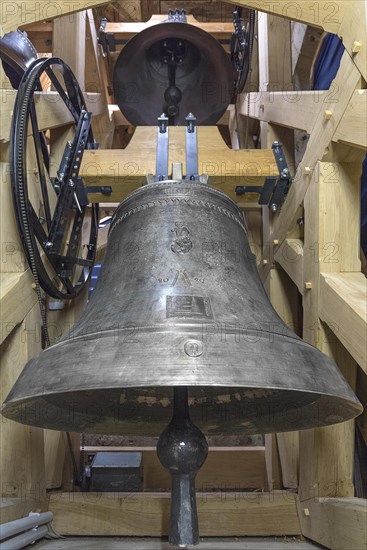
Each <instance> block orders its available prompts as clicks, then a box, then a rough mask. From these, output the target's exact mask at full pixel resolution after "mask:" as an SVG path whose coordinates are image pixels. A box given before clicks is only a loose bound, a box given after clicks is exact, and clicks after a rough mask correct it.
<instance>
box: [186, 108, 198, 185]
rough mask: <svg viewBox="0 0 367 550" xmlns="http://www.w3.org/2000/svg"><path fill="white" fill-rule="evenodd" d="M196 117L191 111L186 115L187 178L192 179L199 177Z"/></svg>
mask: <svg viewBox="0 0 367 550" xmlns="http://www.w3.org/2000/svg"><path fill="white" fill-rule="evenodd" d="M195 122H196V117H195V116H194V115H193V114H192V113H189V114H188V115H187V117H186V123H187V126H186V179H189V180H191V181H194V180H196V179H197V178H198V177H199V167H198V142H197V134H196V125H195Z"/></svg>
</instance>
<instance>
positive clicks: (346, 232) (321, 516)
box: [0, 0, 367, 550]
mask: <svg viewBox="0 0 367 550" xmlns="http://www.w3.org/2000/svg"><path fill="white" fill-rule="evenodd" d="M103 3H105V2H101V1H97V0H95V1H93V0H75V2H73V3H70V2H67V1H60V2H58V7H57V13H56V12H55V13H49V12H47V13H45V12H44V10H45V9H46V4H47V2H46V1H45V0H37V2H36V1H34V0H28V1H27V9H26V10H24V9H23V10H22V6H23V5H24V2H21V1H20V0H11V2H10V1H4V2H3V13H4V17H3V31H4V32H6V31H9V30H13V29H14V28H16V27H17V26H18V25H19V23H22V24H26V23H30V22H38V21H42V19H44V18H45V17H47V18H54V17H60V16H61V15H65V14H70V12H71V11H73V12H79V11H80V10H83V9H85V8H90V7H92V6H93V5H101V4H103ZM232 3H236V4H242V5H244V6H246V7H249V8H257V9H259V10H262V13H261V18H260V19H261V22H260V24H259V43H258V46H259V52H258V53H259V56H258V57H259V62H260V67H259V68H260V71H259V80H260V93H259V94H257V93H255V92H251V93H250V95H249V97H247V96H246V95H244V96H242V97H241V98H240V101H239V104H238V113H239V116H240V117H241V116H242V115H247V114H248V113H247V104H248V99H249V100H250V113H249V114H250V116H251V117H252V118H253V119H254V120H258V121H259V123H260V126H261V139H262V145H263V148H265V149H268V148H269V147H270V146H271V143H272V141H274V140H275V139H280V140H281V141H283V143H284V146H285V148H286V152H287V154H288V155H289V160H290V164H292V163H291V161H292V152H293V146H294V143H293V130H294V129H297V130H302V131H305V132H307V133H308V134H310V139H309V140H308V143H307V146H306V150H305V153H304V156H303V159H302V161H301V162H300V164H299V165H298V167H297V171H296V174H295V178H294V183H293V186H292V188H291V191H290V193H289V196H288V198H287V201H286V203H285V204H284V206H283V208H282V210H281V212H280V213H279V214H277V215H275V216H273V215H271V214H269V212H268V210H267V209H263V211H262V212H261V209H259V208H256V207H255V206H254V205H253V204H252V205H249V204H247V205H244V209H245V212H246V216H247V218H248V222H249V227H250V231H251V235H252V240H253V242H254V244H256V246H257V247H259V246H261V253H260V254H259V255H258V264H259V271H260V274H261V276H262V279H263V282H264V284H265V287H266V288H267V290H268V292H269V296H270V299H271V301H272V303H273V305H274V307H275V308H276V309H277V311H278V313H279V315H280V316H281V317H282V318H283V319H284V320H285V322H287V323H288V324H297V323H298V322H299V319H298V318H297V303H299V300H300V297H301V301H302V306H303V322H302V324H303V338H304V339H305V340H307V341H309V342H310V343H312V344H314V345H316V346H317V347H319V348H320V349H321V350H322V351H324V352H325V353H328V354H330V355H331V356H332V357H333V358H334V359H335V360H336V362H337V364H338V366H339V367H340V369H341V371H342V372H343V374H344V375H345V376H346V378H347V379H348V381H349V383H350V384H351V385H352V387H354V388H356V391H357V393H358V395H360V398H361V399H364V405H365V406H367V396H366V393H365V391H364V392H362V391H361V392H359V387H360V385H361V384H360V383H358V384H357V380H358V381H359V380H361V379H362V378H361V377H365V376H366V371H367V352H366V349H367V346H366V340H365V339H366V333H367V315H366V308H365V307H364V304H365V302H366V279H365V278H364V276H363V275H362V273H361V266H360V258H359V214H358V212H359V177H360V172H361V162H362V159H363V158H364V156H365V153H366V146H367V137H366V132H365V128H366V125H367V122H366V92H367V91H366V89H365V80H366V78H367V62H366V60H367V47H366V40H365V37H366V4H365V2H361V1H358V0H338V1H334V2H323V1H321V0H302V1H300V0H298V1H296V2H288V1H287V0H277V1H276V2H270V1H269V2H266V1H265V2H264V1H262V0H233V2H232ZM71 4H72V6H71ZM42 10H43V11H42ZM265 14H268V15H265ZM290 19H292V20H296V21H299V22H301V23H304V24H307V25H310V26H315V27H319V28H322V29H323V30H325V31H326V32H333V33H336V34H338V35H339V36H341V37H342V38H343V43H344V45H345V47H346V51H345V53H344V55H343V58H342V61H341V65H340V69H339V71H338V74H337V76H336V78H335V80H334V83H333V86H332V89H331V90H329V91H326V92H319V93H317V94H315V92H310V91H308V90H303V91H301V92H298V91H296V90H290V89H289V86H288V85H289V82H290V81H291V80H292V74H291V72H290V65H289V63H290V57H291V55H290V54H291V52H290V48H291V44H290V36H291V33H290V30H289V25H290V24H289V23H287V21H288V20H290ZM73 26H74V29H75V28H79V29H80V28H81V27H83V28H86V29H87V32H88V29H89V35H88V34H87V36H89V38H91V37H92V36H93V33H94V31H93V27H92V25H91V17H90V12H89V16H88V18H85V16H84V15H81V13H77V14H76V15H75V16H68V25H67V26H65V22H63V21H62V20H61V19H59V20H58V21H55V24H54V27H55V28H56V35H55V36H54V41H55V38H56V42H55V47H60V52H63V54H64V53H65V55H67V56H69V58H68V60H67V61H68V63H69V64H70V65H71V66H72V68H73V70H74V71H75V72H76V74H77V77H78V80H79V81H80V82H83V81H84V82H85V73H84V64H83V60H84V59H85V58H84V56H85V55H87V59H88V67H89V69H88V70H89V71H92V73H93V75H94V76H93V78H94V82H95V83H96V86H97V90H95V93H96V94H97V95H96V98H97V101H96V103H95V104H94V105H95V107H94V108H95V112H96V114H98V120H96V122H95V124H96V127H95V131H96V132H97V133H99V135H100V137H101V140H102V141H103V143H104V145H105V147H106V148H109V147H110V144H111V136H112V135H113V129H114V128H113V125H111V124H112V123H111V122H110V117H109V113H108V106H107V103H108V90H107V89H106V87H105V84H104V81H103V71H104V66H103V60H101V59H100V56H99V53H98V51H97V50H96V49H95V48H91V45H93V40H92V42H89V44H87V47H86V44H85V40H84V39H82V40H81V39H80V33H79V35H78V34H77V33H76V32H72V31H71V29H72V28H73ZM57 29H59V30H57ZM68 30H70V33H71V35H72V36H79V39H78V42H77V43H69V44H67V45H65V40H64V41H63V40H61V39H60V37H62V36H63V33H64V32H67V31H68ZM58 33H59V34H58ZM57 34H58V36H59V46H58V45H57V44H58V42H57V40H58V38H57ZM63 42H64V43H63ZM66 46H67V47H66ZM279 50H280V51H284V52H286V54H285V55H284V56H282V57H281V59H279V56H277V55H276V51H279ZM1 70H2V69H1ZM269 82H277V83H278V84H277V88H276V90H271V89H268V86H267V84H266V83H269ZM1 87H2V97H3V98H5V110H3V111H2V115H1V116H2V123H3V124H2V127H1V134H0V135H1V139H0V147H1V151H2V153H3V154H4V155H5V154H6V153H7V150H8V120H9V118H10V113H11V110H12V105H13V102H14V93H13V94H12V92H11V91H10V90H9V88H8V86H7V84H6V79H5V78H4V76H3V75H2V76H1ZM39 101H40V102H43V101H45V98H42V97H40V99H39ZM3 113H7V114H3ZM232 119H233V116H232ZM232 122H233V120H232ZM67 123H68V120H67V117H65V118H64V114H63V113H62V112H61V111H60V112H59V111H58V110H56V111H53V112H47V113H46V112H45V127H46V126H47V127H48V128H53V131H54V132H55V134H54V135H55V143H57V138H59V140H60V143H62V142H63V135H64V134H63V132H64V130H65V128H67V126H64V124H67ZM56 146H57V145H55V147H56ZM233 153H235V151H233ZM239 153H240V154H241V152H239ZM93 154H95V153H90V155H93ZM97 154H98V153H97ZM264 154H265V153H264V152H262V153H258V152H255V153H254V155H253V156H252V158H253V159H255V160H256V159H257V160H256V162H259V160H260V156H261V155H264ZM109 155H111V158H110V161H111V162H114V160H113V158H112V157H113V156H114V155H115V153H114V152H112V151H111V152H110V153H109ZM87 161H88V159H87ZM2 174H3V179H4V181H7V166H6V163H2ZM129 189H130V188H129ZM129 189H126V192H127V191H128V190H129ZM225 190H226V189H225ZM112 198H113V197H112ZM112 198H111V200H112ZM10 200H11V199H10V194H9V192H8V190H7V189H6V188H5V187H4V188H3V189H2V201H1V209H2V210H1V214H2V219H4V220H5V219H6V224H4V227H3V231H2V235H1V245H2V261H1V269H0V272H1V273H0V277H1V291H2V295H1V306H2V308H1V309H2V331H1V342H2V348H1V349H2V352H3V358H2V363H1V370H0V377H1V382H2V386H3V392H4V395H3V397H5V393H6V392H7V390H8V389H9V388H10V386H11V385H12V383H13V381H14V380H15V378H16V376H17V373H18V372H19V369H20V366H21V364H23V363H24V361H26V360H27V359H28V358H29V357H32V356H33V355H35V354H36V353H37V352H38V350H39V347H40V345H39V339H38V336H37V326H38V325H37V323H38V318H37V315H38V311H37V305H36V299H35V295H34V291H33V290H32V286H31V284H32V281H31V277H30V275H29V272H28V271H27V270H26V264H25V261H24V257H23V254H22V252H21V246H20V243H19V239H18V237H17V233H16V229H15V221H14V219H12V218H11V217H10V218H9V216H8V212H7V210H8V209H9V203H10ZM299 218H302V219H303V223H304V225H303V226H300V225H299V224H297V223H296V221H297V219H299ZM259 220H260V223H261V224H262V225H261V231H259ZM3 223H4V222H3ZM301 227H303V229H302V228H301ZM303 233H304V234H303ZM20 296H21V297H22V299H21V300H20V299H19V297H20ZM82 305H83V301H82V300H80V302H79V303H78V304H74V305H73V307H70V308H69V307H68V308H66V309H65V310H64V311H63V312H62V314H60V313H53V314H52V323H53V324H54V334H55V335H57V334H60V333H61V332H62V331H63V330H65V329H66V328H67V327H68V326H70V323H72V322H74V320H75V319H76V318H77V317H78V308H80V307H82ZM297 319H298V320H297ZM298 328H299V327H298ZM19 342H20V345H19ZM363 380H365V378H363ZM364 387H366V386H364ZM364 414H366V413H364ZM366 425H367V423H366V421H365V417H364V421H363V422H361V426H364V431H363V436H364V438H365V440H366V441H367V433H366V431H365V427H366ZM2 426H3V429H2V441H3V445H4V446H6V453H7V459H6V460H5V461H4V463H3V464H2V472H3V478H4V479H5V482H6V486H3V488H2V496H3V498H5V499H6V503H7V504H6V506H5V507H4V508H3V512H2V521H6V520H8V519H14V518H15V517H19V515H24V514H26V513H27V511H29V510H31V509H33V510H34V509H35V507H39V508H47V507H48V505H49V503H48V501H47V498H46V487H47V486H49V487H56V486H58V487H59V486H60V484H62V483H64V487H65V481H66V480H68V479H70V477H71V474H70V460H69V459H68V453H67V449H66V447H65V441H64V440H62V439H61V436H60V435H59V434H53V435H52V436H51V435H50V434H48V433H47V432H42V431H41V430H36V429H33V428H32V429H31V428H27V427H23V426H18V425H16V426H14V424H12V423H10V422H5V423H3V425H2ZM51 437H52V438H55V439H50V438H51ZM45 441H46V445H45ZM341 441H342V442H343V444H342V445H341V444H340V442H341ZM55 445H58V446H60V449H62V451H60V453H59V455H58V462H57V464H56V462H55V461H56V457H55V453H54V452H53V451H52V450H50V449H54V448H55ZM44 449H46V454H45V453H44ZM353 449H354V422H348V423H345V424H342V425H339V426H335V427H330V428H324V429H322V430H309V431H307V432H300V433H299V434H298V433H290V434H276V435H272V436H267V438H266V447H265V449H264V450H263V451H262V452H263V453H264V456H263V458H264V461H265V464H266V471H267V481H268V485H269V486H270V488H273V489H280V488H282V487H284V488H292V489H294V488H295V487H297V488H298V496H297V499H295V498H293V497H292V499H291V501H290V502H287V503H286V504H284V503H283V502H281V497H280V496H279V494H278V493H274V506H272V507H270V508H266V511H264V514H265V513H266V516H264V517H266V518H269V517H270V518H271V521H272V522H273V523H271V525H275V524H276V523H277V522H278V525H280V527H279V530H278V531H276V532H275V528H274V529H273V530H271V529H270V531H269V529H267V528H266V526H264V527H263V530H261V528H260V527H259V525H260V524H259V523H256V519H254V520H253V521H254V522H255V524H254V525H250V523H246V522H245V523H244V518H245V516H244V515H241V514H249V515H248V518H250V519H251V518H252V517H253V516H252V515H251V514H252V512H251V511H249V507H248V506H247V504H241V503H240V504H238V503H237V504H236V505H235V504H234V502H235V498H234V497H232V496H230V497H229V501H228V503H227V504H226V505H225V506H226V507H227V508H226V513H228V514H229V515H230V517H233V522H232V525H231V527H230V528H228V527H227V526H220V525H219V527H218V528H217V530H215V529H214V530H213V528H212V524H211V523H210V517H211V518H213V517H216V516H215V513H216V512H215V510H216V507H218V501H217V500H216V499H217V498H218V497H217V496H216V495H215V494H214V495H211V496H210V499H209V500H210V502H211V505H210V506H209V508H210V512H209V515H208V516H205V517H204V515H205V510H204V509H203V511H200V510H201V509H200V510H199V513H203V514H204V515H203V518H204V519H203V521H204V524H205V528H204V533H206V534H220V535H222V536H223V535H226V534H238V535H240V534H245V535H246V534H247V535H248V534H278V533H279V534H280V532H282V533H283V534H298V533H302V534H303V535H305V536H306V537H309V538H310V539H312V540H315V541H317V542H319V543H320V544H323V545H325V546H326V547H328V548H331V549H333V550H345V549H346V548H353V549H355V550H360V549H361V550H362V548H365V545H366V537H367V534H366V530H365V529H364V526H365V525H366V523H367V511H366V510H367V508H366V501H363V500H362V499H356V498H354V486H353ZM13 456H15V457H18V456H20V457H21V458H22V460H21V461H20V462H21V463H22V467H21V468H17V469H15V468H14V464H12V463H13V462H14V460H13V458H11V459H10V458H9V457H13ZM60 456H62V457H63V458H62V460H60ZM24 457H26V458H24ZM64 459H65V460H64ZM64 462H65V464H66V465H65V467H63V468H64V479H62V477H63V476H62V475H61V476H60V471H61V466H63V463H64ZM46 471H47V472H49V474H48V475H49V476H51V477H52V479H49V480H47V483H45V480H46V473H45V472H46ZM288 494H289V493H286V495H288ZM259 498H260V501H261V502H260V501H259V508H256V509H257V510H258V509H259V510H260V511H261V510H262V506H263V504H262V503H263V501H264V499H266V498H268V496H267V495H265V496H262V497H259ZM282 498H283V497H282ZM68 499H69V496H68V494H67V493H64V494H61V496H60V497H59V500H55V501H54V502H52V501H51V503H50V508H51V509H53V511H54V512H55V515H56V528H57V529H59V530H61V531H63V532H65V533H67V532H73V534H86V533H88V534H90V533H91V529H92V527H93V529H95V531H94V532H95V534H104V532H105V531H103V529H105V526H104V527H103V526H102V527H103V528H102V527H101V523H99V524H98V522H97V523H95V524H94V525H91V524H85V525H84V524H83V525H82V527H81V528H80V530H79V531H78V522H79V520H80V517H81V516H80V506H81V502H80V499H82V497H81V496H76V497H75V501H74V503H73V505H72V509H70V503H68ZM144 499H145V500H144ZM133 500H134V502H133V503H131V504H132V508H131V509H130V508H129V509H130V510H131V512H130V513H131V514H133V513H135V512H136V513H138V512H139V513H141V511H142V510H143V509H144V510H146V509H148V508H149V507H153V508H154V510H155V511H156V514H157V517H158V518H159V521H158V523H159V522H160V521H161V519H162V517H163V518H165V519H164V521H165V522H166V513H167V512H166V509H167V497H166V496H163V495H160V496H156V495H155V494H151V493H147V494H146V496H145V495H143V496H142V497H141V498H140V497H137V498H135V499H133ZM89 505H91V504H90V503H89ZM92 506H93V510H94V511H95V513H96V514H99V513H100V512H103V510H108V512H109V513H111V514H115V513H116V509H117V508H116V509H115V508H113V507H112V508H111V502H110V497H109V496H108V495H106V496H104V497H103V498H102V501H101V506H100V507H98V505H97V504H93V505H92ZM209 508H208V509H209ZM133 510H135V512H133ZM221 510H223V508H222V509H221ZM296 510H297V511H298V516H297V515H296ZM68 511H69V512H70V514H71V515H70V517H71V518H72V522H71V525H73V526H74V527H73V528H72V529H71V527H70V529H71V530H70V529H69V527H68V525H67V524H66V523H62V521H63V520H62V518H63V516H65V514H66V513H68ZM144 513H145V512H144ZM261 513H262V512H261ZM259 517H260V518H261V517H262V516H261V514H260V516H259ZM297 517H298V519H297ZM298 520H299V524H298ZM132 521H133V520H132ZM155 521H156V520H155ZM289 521H291V522H293V524H292V525H293V527H290V526H289ZM66 522H67V520H66ZM153 523H154V522H153ZM153 523H152V524H151V525H152V530H151V531H149V533H144V534H156V533H158V534H160V533H162V531H160V530H159V527H157V525H156V524H155V523H154V525H153ZM263 524H264V522H263ZM98 525H99V527H100V530H98ZM132 525H135V524H133V523H132ZM159 525H161V523H159ZM75 526H76V527H75ZM256 526H258V530H256V529H255V527H256ZM68 529H69V530H68ZM83 529H84V530H83ZM101 529H102V530H101ZM231 529H232V530H231ZM148 530H149V529H148ZM77 531H78V532H77ZM163 531H164V530H163ZM126 533H127V531H121V530H120V531H116V534H126ZM139 533H141V530H140V531H139V528H138V526H136V528H134V527H132V530H130V531H129V532H128V534H139ZM108 534H111V532H110V531H108Z"/></svg>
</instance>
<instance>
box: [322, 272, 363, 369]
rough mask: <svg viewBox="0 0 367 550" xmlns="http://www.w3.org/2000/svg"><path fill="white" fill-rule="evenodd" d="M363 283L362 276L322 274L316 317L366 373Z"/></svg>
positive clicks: (358, 274) (357, 274)
mask: <svg viewBox="0 0 367 550" xmlns="http://www.w3.org/2000/svg"><path fill="white" fill-rule="evenodd" d="M366 300H367V280H366V278H365V277H364V275H363V274H362V273H338V274H335V273H328V274H325V273H322V274H321V277H320V317H321V319H322V320H323V321H325V323H327V324H328V325H329V327H330V328H331V329H332V330H333V332H334V333H335V335H336V336H337V337H338V339H339V340H340V341H341V342H342V344H343V345H344V346H345V347H346V348H347V350H348V351H349V353H350V354H351V355H352V357H353V358H354V359H355V360H356V361H357V363H358V364H359V365H360V366H361V367H362V368H363V369H364V371H365V372H366V371H367V308H366Z"/></svg>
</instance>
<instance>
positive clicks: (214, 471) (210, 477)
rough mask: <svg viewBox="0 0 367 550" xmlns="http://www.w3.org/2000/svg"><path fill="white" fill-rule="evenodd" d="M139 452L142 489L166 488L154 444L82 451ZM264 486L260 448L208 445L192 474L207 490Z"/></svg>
mask: <svg viewBox="0 0 367 550" xmlns="http://www.w3.org/2000/svg"><path fill="white" fill-rule="evenodd" d="M99 451H103V452H116V451H120V452H121V451H141V452H142V453H143V479H144V491H157V490H167V491H168V490H170V489H171V478H170V474H169V472H168V471H167V470H166V469H165V468H163V466H162V465H161V463H160V462H159V459H158V457H157V451H156V449H155V447H133V448H132V447H112V446H108V447H90V446H85V447H84V452H85V453H95V452H99ZM266 485H267V478H266V471H265V449H264V447H209V454H208V458H207V459H206V461H205V463H204V465H203V466H202V468H201V469H200V470H199V472H198V474H197V477H196V487H197V489H198V490H200V491H202V492H206V491H209V490H213V489H217V490H222V491H224V490H228V489H236V490H242V491H243V490H246V489H250V488H251V489H264V488H265V487H266Z"/></svg>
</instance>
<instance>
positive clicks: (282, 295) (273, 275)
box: [268, 269, 299, 489]
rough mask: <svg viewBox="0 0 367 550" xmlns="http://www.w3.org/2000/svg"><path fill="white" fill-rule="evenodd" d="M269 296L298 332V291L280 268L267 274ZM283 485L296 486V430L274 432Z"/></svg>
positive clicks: (280, 313) (276, 309) (297, 443)
mask: <svg viewBox="0 0 367 550" xmlns="http://www.w3.org/2000/svg"><path fill="white" fill-rule="evenodd" d="M268 279H269V281H268V282H269V298H270V301H271V303H272V306H273V307H274V309H275V311H276V312H277V314H278V315H279V317H280V318H281V319H282V321H283V322H284V323H285V325H286V326H287V327H289V328H290V329H291V330H293V331H294V332H296V333H298V332H299V331H298V293H297V288H296V286H295V285H294V284H292V283H291V282H290V281H289V278H288V276H287V274H286V273H285V272H284V271H283V270H282V269H272V270H271V271H270V276H269V278H268ZM276 442H277V447H278V453H279V462H280V468H281V478H282V483H283V487H286V488H292V489H296V488H297V487H298V466H299V437H298V432H288V433H279V434H276Z"/></svg>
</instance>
